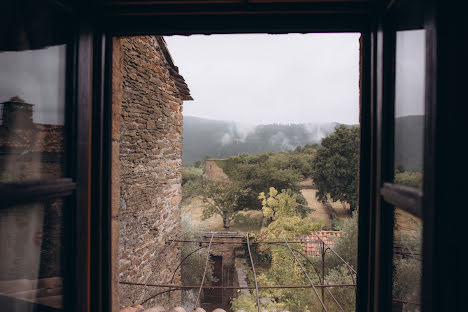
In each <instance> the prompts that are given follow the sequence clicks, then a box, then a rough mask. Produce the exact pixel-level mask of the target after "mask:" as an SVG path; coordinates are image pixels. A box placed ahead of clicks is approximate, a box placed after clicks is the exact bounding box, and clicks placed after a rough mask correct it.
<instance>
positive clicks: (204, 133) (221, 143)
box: [183, 116, 338, 162]
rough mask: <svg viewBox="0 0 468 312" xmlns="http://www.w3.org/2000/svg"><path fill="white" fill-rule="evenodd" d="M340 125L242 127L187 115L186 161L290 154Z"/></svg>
mask: <svg viewBox="0 0 468 312" xmlns="http://www.w3.org/2000/svg"><path fill="white" fill-rule="evenodd" d="M337 125H338V124H337V123H324V124H313V123H308V124H289V125H285V124H269V125H258V126H246V125H239V124H236V123H234V122H230V121H221V120H210V119H203V118H198V117H191V116H184V141H183V160H184V161H186V162H194V161H197V160H203V159H204V158H205V156H210V157H213V158H226V157H229V156H234V155H238V154H240V153H248V154H259V153H264V152H278V151H287V150H291V149H294V148H296V147H297V146H303V145H305V144H313V143H320V140H321V139H322V138H323V137H325V136H327V135H328V134H330V133H332V132H333V131H334V130H335V127H336V126H337Z"/></svg>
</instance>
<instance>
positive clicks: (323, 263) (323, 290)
mask: <svg viewBox="0 0 468 312" xmlns="http://www.w3.org/2000/svg"><path fill="white" fill-rule="evenodd" d="M320 245H321V246H322V248H321V249H322V284H325V252H326V250H325V245H324V244H320ZM322 300H323V301H324V302H325V289H323V288H322Z"/></svg>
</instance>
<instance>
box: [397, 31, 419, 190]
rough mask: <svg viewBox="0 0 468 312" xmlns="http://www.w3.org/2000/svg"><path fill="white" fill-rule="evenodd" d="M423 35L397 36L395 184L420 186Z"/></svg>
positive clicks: (412, 33)
mask: <svg viewBox="0 0 468 312" xmlns="http://www.w3.org/2000/svg"><path fill="white" fill-rule="evenodd" d="M425 53H426V48H425V31H424V30H405V31H397V32H396V56H395V182H396V183H399V184H404V185H408V186H413V187H419V188H420V187H421V186H422V169H423V142H424V106H425V104H424V101H425V95H424V94H425V62H426V61H425Z"/></svg>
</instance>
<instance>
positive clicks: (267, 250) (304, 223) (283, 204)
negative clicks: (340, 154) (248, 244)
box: [233, 188, 321, 312]
mask: <svg viewBox="0 0 468 312" xmlns="http://www.w3.org/2000/svg"><path fill="white" fill-rule="evenodd" d="M259 198H260V199H261V201H262V210H263V213H264V214H265V216H267V217H268V218H270V219H271V220H272V222H271V223H270V224H269V225H268V227H264V228H263V229H262V231H261V233H260V234H259V235H258V236H257V237H256V239H258V240H282V237H283V235H284V236H285V237H286V239H287V240H289V241H291V240H293V239H294V238H296V237H298V236H300V235H304V234H309V233H310V232H311V231H313V230H319V229H320V227H321V225H320V224H317V223H314V222H313V221H312V220H311V219H310V217H301V216H300V214H298V212H297V210H296V208H295V207H296V205H297V204H298V203H297V201H296V195H295V194H293V193H292V192H291V191H288V190H283V191H281V192H278V191H277V190H276V189H275V188H270V190H269V192H268V193H267V194H265V193H261V194H260V195H259ZM291 246H292V247H293V248H295V249H297V250H301V249H302V247H301V245H300V244H297V243H295V244H294V243H291ZM256 248H257V249H256V251H257V252H258V253H260V254H264V255H268V258H269V259H270V263H269V267H268V269H267V270H263V271H262V273H261V274H259V276H258V282H259V284H260V285H265V286H273V285H291V284H294V285H301V284H308V280H307V278H306V277H305V276H304V273H303V272H302V270H301V268H300V266H299V265H298V264H297V262H296V260H295V259H294V257H293V256H292V255H291V252H290V251H289V249H288V248H287V247H286V245H284V244H279V245H272V244H259V245H256ZM298 259H299V261H301V263H302V265H303V266H304V267H305V268H306V270H307V271H308V273H309V275H310V276H311V278H312V280H313V282H314V283H319V279H318V277H317V275H316V274H315V273H314V271H313V268H311V267H310V265H308V263H307V262H306V260H305V259H303V258H302V257H301V256H298ZM260 296H261V297H263V298H268V299H269V300H267V301H268V303H266V304H264V305H262V309H268V310H278V309H279V310H280V311H281V310H289V311H315V310H318V307H319V302H318V299H317V297H315V296H314V295H313V294H312V290H310V289H306V290H298V289H265V290H261V294H260ZM233 307H235V308H236V309H243V310H245V311H248V312H250V311H252V312H253V311H254V309H255V308H256V300H255V296H253V295H243V296H240V297H238V298H236V299H234V300H233ZM255 311H256V310H255Z"/></svg>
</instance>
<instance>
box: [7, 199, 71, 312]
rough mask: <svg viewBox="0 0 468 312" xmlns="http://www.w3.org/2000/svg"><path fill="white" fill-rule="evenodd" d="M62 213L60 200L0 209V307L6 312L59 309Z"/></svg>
mask: <svg viewBox="0 0 468 312" xmlns="http://www.w3.org/2000/svg"><path fill="white" fill-rule="evenodd" d="M63 212H64V201H63V200H54V201H47V202H37V203H32V204H27V205H19V206H14V207H9V208H1V210H0V254H1V255H2V256H1V257H0V303H6V304H9V310H8V309H7V310H8V311H17V312H23V311H30V307H27V306H26V305H25V304H27V303H30V306H31V304H37V303H39V304H42V305H45V306H50V307H54V308H57V309H61V308H62V294H63V287H62V284H63V283H62V276H63V272H62V261H61V258H62V256H63V234H64V233H63V224H64V223H63V220H64V219H63Z"/></svg>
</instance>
